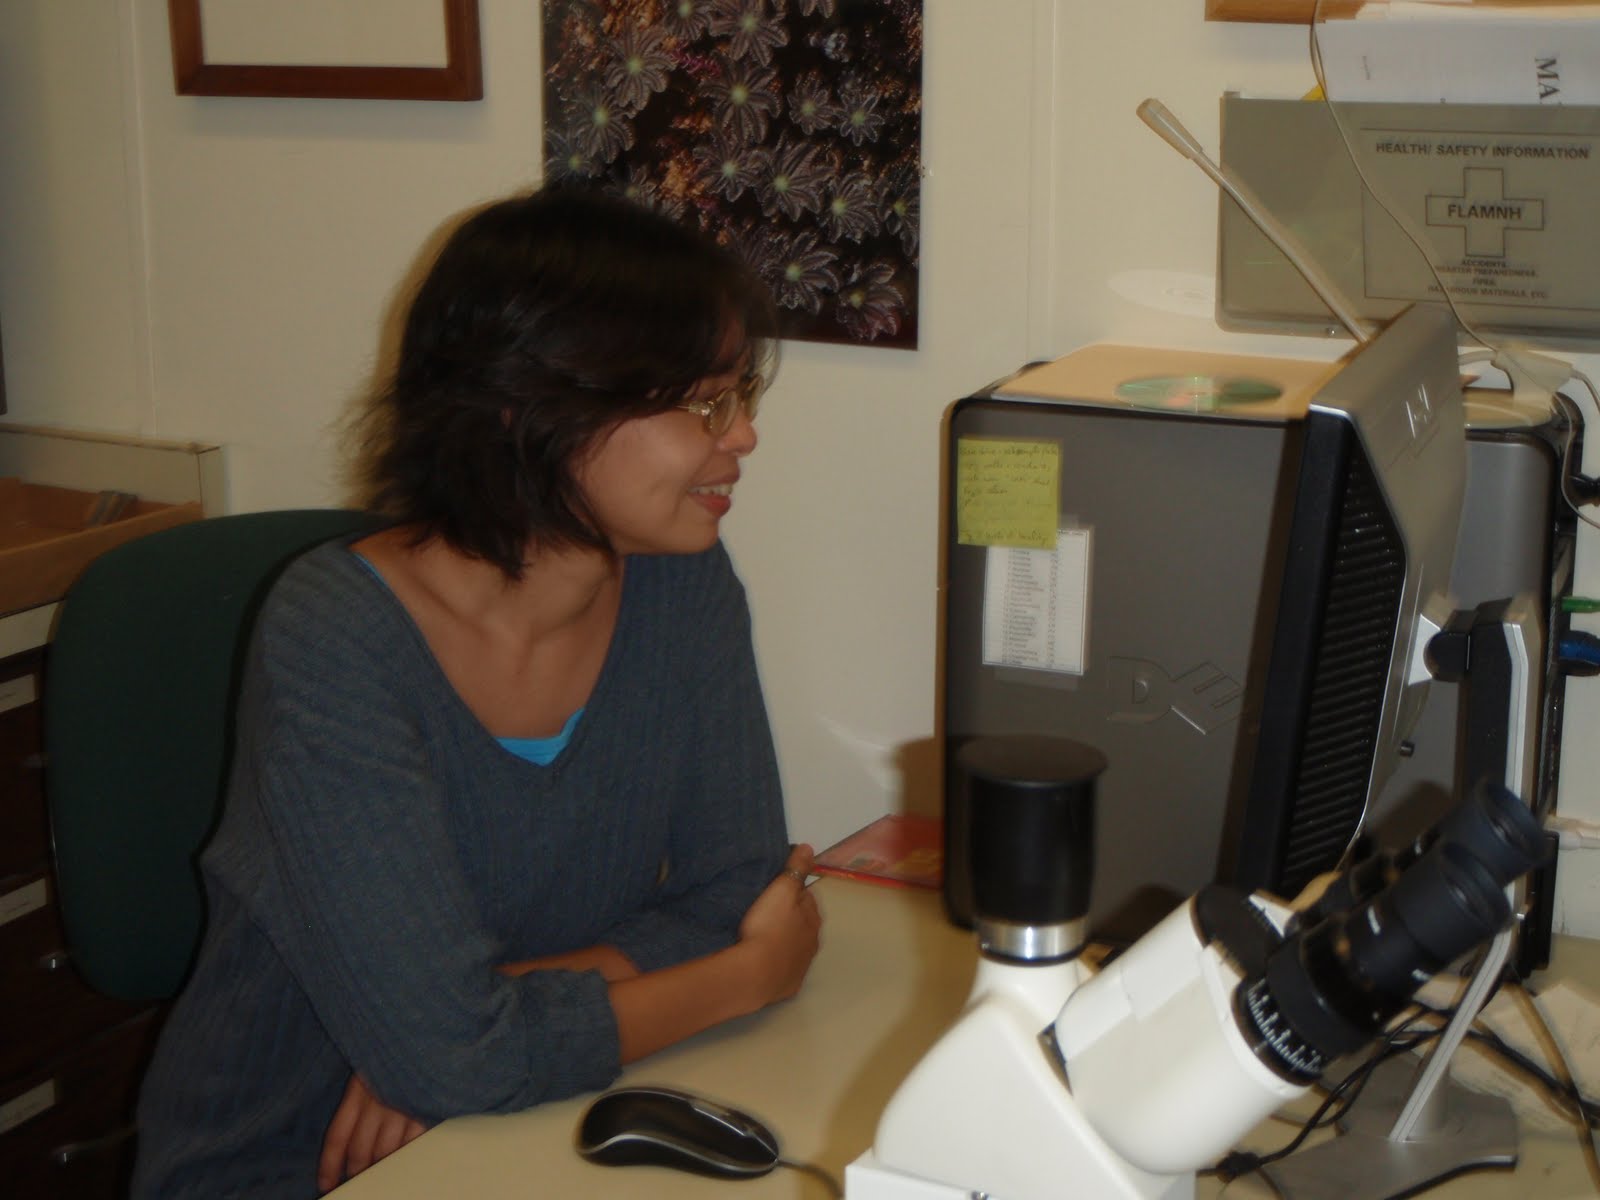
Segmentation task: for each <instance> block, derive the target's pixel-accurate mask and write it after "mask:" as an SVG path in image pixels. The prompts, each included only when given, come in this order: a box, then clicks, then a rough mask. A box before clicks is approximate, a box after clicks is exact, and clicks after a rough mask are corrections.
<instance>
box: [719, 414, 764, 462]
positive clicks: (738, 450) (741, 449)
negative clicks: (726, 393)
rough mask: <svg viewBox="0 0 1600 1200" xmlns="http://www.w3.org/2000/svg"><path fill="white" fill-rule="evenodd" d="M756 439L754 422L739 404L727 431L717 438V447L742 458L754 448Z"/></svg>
mask: <svg viewBox="0 0 1600 1200" xmlns="http://www.w3.org/2000/svg"><path fill="white" fill-rule="evenodd" d="M758 440H759V439H758V438H757V437H756V426H755V422H754V421H752V420H751V419H750V414H749V413H748V412H746V411H745V409H744V405H742V404H741V405H740V406H739V410H738V413H737V414H736V415H735V416H734V418H733V424H732V425H730V426H728V431H727V432H726V433H724V434H723V435H722V436H721V437H719V438H718V439H717V449H719V450H722V451H725V452H726V453H729V454H735V455H738V456H739V457H741V458H742V457H744V456H745V455H746V454H749V453H750V452H751V451H752V450H754V449H755V448H756V442H757V441H758Z"/></svg>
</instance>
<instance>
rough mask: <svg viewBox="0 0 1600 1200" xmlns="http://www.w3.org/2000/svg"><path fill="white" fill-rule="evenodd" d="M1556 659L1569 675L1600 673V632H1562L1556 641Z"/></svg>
mask: <svg viewBox="0 0 1600 1200" xmlns="http://www.w3.org/2000/svg"><path fill="white" fill-rule="evenodd" d="M1556 661H1557V662H1558V663H1559V664H1560V666H1561V669H1562V670H1563V671H1565V672H1566V673H1567V674H1568V675H1600V634H1593V633H1579V632H1576V631H1574V632H1570V633H1564V634H1562V635H1561V640H1560V641H1558V642H1557V643H1556Z"/></svg>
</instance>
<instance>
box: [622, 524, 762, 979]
mask: <svg viewBox="0 0 1600 1200" xmlns="http://www.w3.org/2000/svg"><path fill="white" fill-rule="evenodd" d="M694 568H695V569H694V570H693V571H692V572H691V573H690V574H689V575H688V586H687V587H686V588H684V589H683V590H682V591H681V592H680V593H679V594H678V596H677V598H676V601H675V602H674V603H671V604H669V606H668V611H667V612H666V613H665V614H664V615H665V617H666V619H667V620H670V621H672V622H673V623H674V624H675V625H676V626H677V627H679V628H696V629H699V630H701V631H702V632H701V634H700V635H699V637H698V638H697V639H696V640H695V641H693V642H691V644H690V645H689V647H688V648H687V649H686V651H685V652H684V653H682V655H681V678H682V683H681V688H682V694H683V696H684V697H685V698H686V699H688V700H690V701H692V703H685V704H683V705H681V706H679V720H680V721H681V723H682V728H681V729H680V730H679V731H678V736H679V737H680V738H681V739H683V743H684V744H685V745H688V746H693V747H696V748H697V749H696V750H695V752H694V754H693V755H692V756H691V758H692V768H691V769H690V770H689V771H688V772H687V773H686V774H685V776H684V777H683V778H682V779H681V780H679V781H678V783H677V790H676V796H675V799H674V806H673V812H672V823H671V833H670V847H669V852H668V854H669V857H668V862H667V875H666V879H665V881H664V883H663V886H662V888H661V889H660V891H659V893H658V896H657V902H656V903H655V904H654V905H653V906H652V907H650V908H648V909H646V910H644V911H642V912H640V913H637V914H635V915H633V916H631V917H630V918H628V919H627V920H625V921H624V922H622V923H621V924H620V925H618V926H617V927H616V928H615V929H613V930H612V931H611V934H610V937H609V938H608V940H609V941H610V942H611V943H612V944H613V945H615V946H616V947H617V948H618V949H619V950H621V951H623V953H625V954H627V956H628V957H629V958H630V959H631V960H632V961H633V962H634V963H635V965H637V966H638V967H639V968H640V969H641V970H646V971H649V970H655V969H657V968H660V967H664V966H670V965H672V964H674V963H678V962H683V961H686V960H688V959H691V958H696V957H699V956H702V955H705V954H710V953H713V952H714V951H717V950H720V949H723V948H724V947H726V946H729V945H732V944H733V942H734V941H735V940H737V938H738V931H739V922H740V921H741V920H742V918H743V917H744V914H745V912H746V911H747V910H748V909H749V907H750V905H751V904H752V903H753V902H754V901H755V898H756V897H757V896H758V895H760V893H761V891H762V890H763V889H764V888H765V887H766V886H767V885H768V884H769V883H771V882H772V880H773V878H774V877H775V876H776V875H777V874H778V872H779V871H781V870H782V869H783V863H784V860H785V858H786V857H787V855H788V848H789V844H788V834H787V832H786V827H785V823H784V811H783V792H782V788H781V786H780V783H779V777H778V764H777V756H776V753H775V752H774V749H773V744H772V733H771V729H770V727H769V725H768V722H767V711H766V705H765V703H764V701H763V699H762V693H761V682H760V678H759V676H758V673H757V669H756V660H755V650H754V646H753V644H752V639H751V623H750V611H749V607H748V604H747V602H746V599H745V592H744V587H743V585H742V584H741V583H740V582H739V580H738V577H737V576H736V575H735V574H734V571H733V567H732V564H731V563H730V562H729V560H728V556H727V553H726V551H725V550H724V549H723V548H722V546H721V545H720V544H719V545H718V546H716V547H715V548H714V549H713V550H711V551H709V552H708V553H707V554H705V555H703V556H700V557H699V558H698V559H697V560H695V562H694Z"/></svg>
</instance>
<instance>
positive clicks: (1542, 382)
mask: <svg viewBox="0 0 1600 1200" xmlns="http://www.w3.org/2000/svg"><path fill="white" fill-rule="evenodd" d="M1322 5H1323V0H1314V3H1313V4H1312V8H1311V19H1310V23H1309V27H1308V35H1309V39H1310V53H1311V70H1312V73H1313V74H1314V75H1315V76H1316V80H1317V87H1318V88H1319V89H1320V91H1321V92H1322V102H1323V104H1324V105H1325V106H1326V108H1327V110H1328V115H1329V117H1331V118H1332V120H1333V127H1334V129H1335V131H1336V132H1337V133H1338V134H1339V140H1340V141H1341V142H1342V143H1343V144H1344V149H1345V156H1346V157H1347V158H1348V159H1349V160H1350V165H1351V167H1352V168H1354V170H1355V173H1356V178H1357V179H1359V180H1360V181H1361V186H1362V187H1363V188H1365V189H1366V193H1367V195H1369V196H1371V197H1372V198H1373V200H1375V201H1376V202H1377V204H1378V207H1380V208H1381V209H1383V211H1384V212H1385V213H1386V214H1387V215H1388V217H1389V219H1390V220H1392V221H1393V222H1394V223H1395V226H1396V227H1397V228H1398V229H1399V230H1400V232H1401V233H1403V234H1404V235H1405V237H1406V240H1407V241H1409V242H1410V243H1411V244H1412V246H1413V247H1415V248H1416V250H1417V253H1418V254H1420V255H1421V256H1422V261H1423V264H1424V265H1425V266H1426V267H1427V268H1428V274H1429V275H1431V276H1432V277H1433V281H1434V283H1435V285H1437V287H1438V289H1439V294H1440V296H1442V297H1443V299H1444V302H1445V303H1446V304H1447V305H1449V306H1450V311H1451V312H1452V313H1453V314H1454V315H1455V318H1456V320H1457V321H1458V322H1460V324H1461V328H1462V329H1463V330H1464V331H1465V332H1466V334H1467V336H1469V337H1471V338H1473V339H1474V340H1475V341H1477V342H1480V343H1482V344H1483V345H1484V346H1486V347H1488V349H1489V350H1490V351H1491V355H1490V357H1489V361H1490V362H1491V363H1492V364H1493V365H1494V366H1495V367H1497V368H1499V369H1500V370H1503V371H1505V372H1506V376H1507V378H1508V379H1510V380H1511V386H1512V394H1513V396H1515V395H1516V394H1517V393H1518V392H1519V391H1521V390H1523V389H1525V388H1529V387H1532V389H1533V390H1535V391H1537V392H1538V393H1539V394H1541V395H1548V396H1549V397H1550V398H1551V399H1552V400H1554V401H1556V402H1558V403H1560V402H1565V403H1566V404H1567V405H1570V406H1571V407H1572V409H1573V411H1574V416H1573V417H1572V419H1571V425H1570V431H1569V433H1568V437H1567V445H1566V449H1565V451H1564V452H1563V455H1562V467H1561V471H1562V474H1561V496H1562V499H1564V500H1565V501H1566V502H1567V505H1568V506H1569V507H1570V508H1571V509H1572V511H1573V512H1574V513H1575V514H1576V515H1577V516H1578V518H1579V519H1580V520H1582V521H1584V522H1585V523H1587V524H1589V525H1592V526H1593V527H1594V528H1596V529H1600V521H1597V520H1595V519H1594V518H1593V517H1590V516H1588V515H1587V514H1585V513H1584V512H1583V511H1582V506H1581V502H1580V501H1579V500H1578V499H1577V498H1575V497H1574V496H1573V494H1572V487H1571V480H1572V479H1573V478H1575V477H1580V476H1576V475H1575V473H1574V471H1573V464H1572V446H1573V444H1574V442H1576V440H1577V435H1578V430H1579V429H1581V428H1583V418H1582V415H1581V414H1580V413H1578V412H1577V406H1576V404H1575V403H1574V402H1573V401H1572V400H1571V398H1570V397H1567V396H1563V395H1562V394H1561V393H1560V392H1558V391H1557V390H1556V388H1558V387H1560V386H1561V383H1562V382H1565V380H1558V381H1557V382H1555V383H1550V380H1551V379H1554V378H1555V374H1559V373H1560V372H1563V371H1564V372H1565V373H1566V376H1567V378H1569V379H1570V378H1575V379H1578V380H1581V381H1582V383H1583V385H1584V386H1585V387H1586V388H1588V390H1589V394H1590V396H1591V397H1593V399H1594V402H1595V409H1596V416H1597V417H1600V392H1597V391H1596V390H1595V385H1594V384H1593V383H1592V382H1590V380H1589V379H1588V378H1587V377H1585V376H1584V374H1583V372H1581V371H1579V370H1577V369H1576V368H1575V367H1573V366H1572V364H1571V363H1568V362H1565V361H1563V360H1560V359H1555V358H1550V357H1547V356H1544V355H1538V354H1533V353H1531V352H1529V351H1526V350H1517V349H1515V348H1513V347H1510V346H1506V345H1503V344H1500V343H1497V342H1495V341H1492V340H1491V339H1490V338H1488V337H1486V336H1485V335H1484V334H1482V333H1480V332H1478V329H1477V327H1476V326H1474V325H1473V324H1472V322H1471V321H1469V320H1467V318H1466V315H1465V314H1464V313H1463V312H1462V311H1461V307H1460V306H1459V305H1458V304H1457V303H1456V300H1455V297H1454V296H1452V295H1451V294H1450V289H1449V288H1448V287H1447V286H1446V285H1445V282H1444V279H1443V278H1442V277H1441V276H1440V274H1439V269H1438V268H1437V267H1436V266H1435V265H1434V262H1433V255H1432V254H1431V253H1430V251H1429V249H1428V247H1427V246H1426V245H1425V244H1424V242H1423V240H1422V237H1421V235H1419V234H1418V233H1417V232H1416V230H1415V229H1413V228H1412V224H1411V222H1410V221H1409V220H1408V219H1407V218H1406V217H1405V216H1404V214H1402V213H1401V212H1400V211H1399V210H1398V209H1397V208H1396V207H1395V205H1393V204H1392V203H1390V201H1389V198H1388V197H1387V196H1385V195H1384V194H1383V193H1381V192H1380V191H1379V190H1378V188H1377V187H1376V186H1374V184H1373V182H1372V180H1371V178H1370V177H1369V176H1368V175H1367V172H1366V170H1365V168H1364V167H1363V166H1362V165H1361V159H1360V156H1359V155H1358V154H1357V153H1356V147H1355V143H1354V142H1353V141H1352V140H1351V137H1350V132H1349V130H1348V129H1346V128H1345V124H1344V122H1343V120H1341V119H1340V117H1339V110H1338V106H1337V105H1336V104H1335V103H1334V98H1333V95H1332V93H1330V92H1329V90H1328V80H1327V76H1326V74H1325V73H1324V71H1323V66H1322V45H1321V42H1320V41H1319V40H1318V36H1317V27H1318V26H1319V25H1320V24H1321V23H1322ZM1462 361H1463V362H1469V361H1482V358H1481V356H1480V355H1479V354H1478V353H1477V352H1469V353H1468V354H1463V355H1462ZM1552 371H1554V374H1552V373H1549V372H1552ZM1519 376H1522V377H1521V378H1519Z"/></svg>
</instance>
